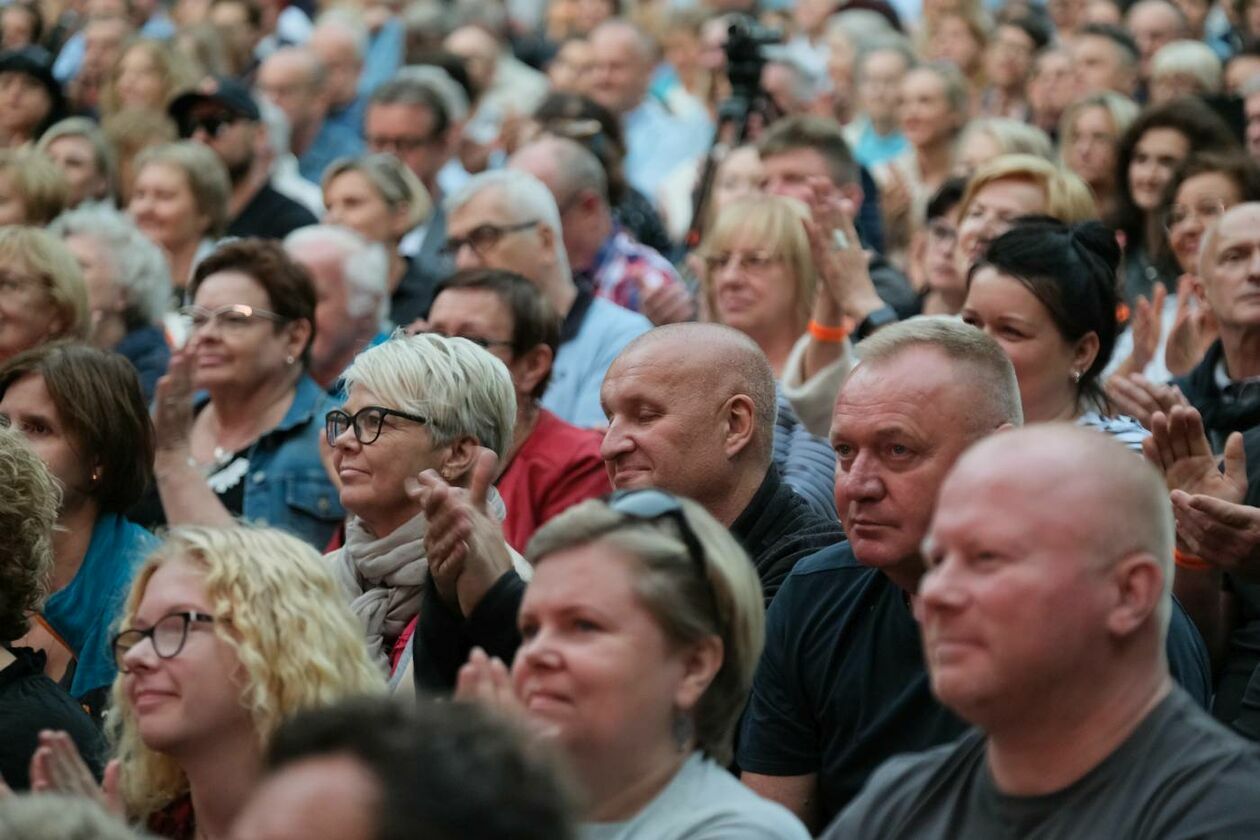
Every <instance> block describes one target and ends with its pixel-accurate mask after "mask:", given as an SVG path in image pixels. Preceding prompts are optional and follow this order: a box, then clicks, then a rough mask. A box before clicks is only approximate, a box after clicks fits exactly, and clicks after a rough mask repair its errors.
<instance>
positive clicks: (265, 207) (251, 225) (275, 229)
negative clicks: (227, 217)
mask: <svg viewBox="0 0 1260 840" xmlns="http://www.w3.org/2000/svg"><path fill="white" fill-rule="evenodd" d="M318 223H319V220H318V219H316V218H315V214H314V213H312V212H311V211H310V210H307V209H306V207H304V206H303V205H301V204H299V203H298V202H296V201H294V200H293V199H291V198H289V197H288V196H287V195H284V194H283V193H281V192H278V191H277V190H276V189H275V188H273V187H272V186H271V184H264V185H263V188H262V189H261V190H259V191H258V192H256V193H255V194H254V197H253V198H251V199H250V200H249V203H248V204H246V205H245V206H244V207H242V208H241V212H240V213H238V214H237V215H236V218H235V219H233V220H232V223H231V224H230V225H228V229H227V235H228V236H240V237H246V236H260V237H262V238H263V239H284V238H285V237H286V236H288V235H289V234H290V233H292V232H293V231H295V230H297V229H298V228H303V227H306V226H307V225H314V224H318Z"/></svg>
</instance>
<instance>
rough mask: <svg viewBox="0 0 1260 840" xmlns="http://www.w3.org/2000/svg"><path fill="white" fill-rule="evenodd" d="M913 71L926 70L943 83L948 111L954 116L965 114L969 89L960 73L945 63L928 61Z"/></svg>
mask: <svg viewBox="0 0 1260 840" xmlns="http://www.w3.org/2000/svg"><path fill="white" fill-rule="evenodd" d="M914 70H926V71H927V72H929V73H931V74H932V75H934V76H936V78H938V79H940V80H941V81H942V82H944V83H945V98H946V99H947V100H948V101H949V109H950V111H951V112H952V113H955V114H966V113H967V108H968V107H969V104H968V103H969V101H970V99H971V88H970V86H969V85H968V84H967V79H966V77H965V76H963V74H962V71H961V70H959V69H958V68H957V67H955V66H954V65H952V64H950V63H949V62H947V61H929V62H926V63H923V64H920V65H919V66H917V67H915V68H914Z"/></svg>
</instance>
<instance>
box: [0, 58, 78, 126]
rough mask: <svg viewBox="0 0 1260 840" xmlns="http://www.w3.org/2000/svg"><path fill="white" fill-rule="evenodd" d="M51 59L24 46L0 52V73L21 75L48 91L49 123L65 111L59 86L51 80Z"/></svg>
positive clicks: (54, 80) (53, 79)
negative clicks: (50, 107) (49, 103)
mask: <svg viewBox="0 0 1260 840" xmlns="http://www.w3.org/2000/svg"><path fill="white" fill-rule="evenodd" d="M52 66H53V59H52V56H51V55H49V53H48V52H47V51H46V50H44V49H42V48H40V47H34V46H26V47H22V48H20V49H16V50H0V73H21V74H22V75H24V76H29V77H30V78H32V79H34V80H35V81H37V82H39V84H40V87H42V88H44V90H46V91H48V98H49V99H50V100H52V114H50V121H55V120H56V119H59V118H60V115H61V112H62V111H63V110H64V109H65V96H64V94H63V93H62V90H61V85H59V84H57V80H56V79H55V78H53V72H52Z"/></svg>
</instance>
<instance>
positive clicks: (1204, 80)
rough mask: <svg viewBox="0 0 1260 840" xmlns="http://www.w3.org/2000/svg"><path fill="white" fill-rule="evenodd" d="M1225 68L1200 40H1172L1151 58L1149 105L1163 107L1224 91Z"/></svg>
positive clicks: (1209, 48)
mask: <svg viewBox="0 0 1260 840" xmlns="http://www.w3.org/2000/svg"><path fill="white" fill-rule="evenodd" d="M1222 75H1223V68H1222V67H1221V59H1220V57H1219V56H1217V54H1216V53H1215V52H1214V51H1213V50H1212V48H1211V47H1209V46H1208V45H1207V44H1204V43H1203V42H1201V41H1189V40H1185V41H1173V42H1171V43H1168V44H1165V45H1164V46H1162V47H1160V48H1159V51H1158V52H1156V53H1155V55H1153V56H1151V83H1150V103H1151V104H1152V105H1162V104H1163V103H1165V102H1171V101H1172V100H1174V99H1178V98H1180V97H1182V96H1214V95H1216V94H1219V93H1220V92H1221V78H1222Z"/></svg>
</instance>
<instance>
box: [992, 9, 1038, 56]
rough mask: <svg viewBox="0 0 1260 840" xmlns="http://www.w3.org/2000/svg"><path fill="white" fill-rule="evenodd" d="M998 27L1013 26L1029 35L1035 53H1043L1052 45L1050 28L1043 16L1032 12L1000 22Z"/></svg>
mask: <svg viewBox="0 0 1260 840" xmlns="http://www.w3.org/2000/svg"><path fill="white" fill-rule="evenodd" d="M998 26H1013V27H1015V28H1016V29H1018V30H1020V31H1021V32H1023V33H1024V34H1025V35H1027V36H1028V37H1029V38H1030V39H1032V42H1033V52H1035V53H1036V52H1041V51H1042V50H1044V49H1045V48H1046V45H1047V44H1049V43H1050V27H1049V26H1047V25H1046V19H1045V17H1044V16H1043V15H1038V14H1035V13H1032V12H1028V13H1026V14H1020V15H1014V16H1012V17H1008V18H1005V19H1003V20H1000V21H998Z"/></svg>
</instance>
